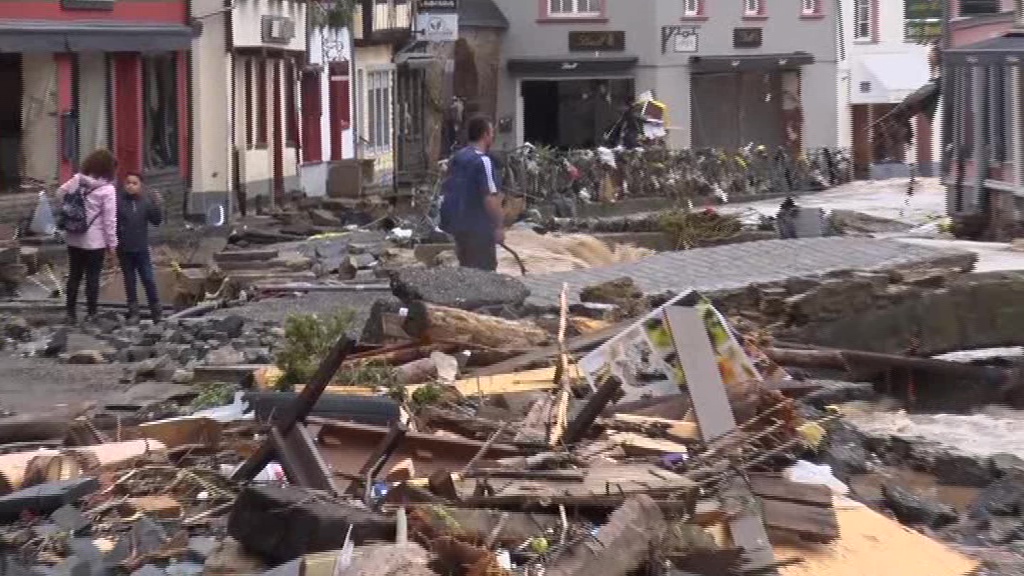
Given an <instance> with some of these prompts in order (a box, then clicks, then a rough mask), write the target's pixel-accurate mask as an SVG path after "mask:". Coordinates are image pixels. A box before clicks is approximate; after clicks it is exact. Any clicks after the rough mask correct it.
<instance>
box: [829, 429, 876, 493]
mask: <svg viewBox="0 0 1024 576" xmlns="http://www.w3.org/2000/svg"><path fill="white" fill-rule="evenodd" d="M868 459H869V454H868V451H867V450H866V449H865V448H864V437H863V436H861V434H860V433H859V432H857V431H856V430H855V429H854V428H853V427H852V426H850V425H849V424H846V423H845V422H838V423H836V424H835V425H834V426H832V427H831V428H830V430H829V437H828V447H827V448H825V451H824V453H823V454H822V458H821V463H822V464H828V465H829V466H831V467H832V474H833V475H835V477H836V478H838V479H839V480H840V481H841V482H845V483H849V481H850V476H852V475H855V474H865V473H867V472H868V470H869V467H868Z"/></svg>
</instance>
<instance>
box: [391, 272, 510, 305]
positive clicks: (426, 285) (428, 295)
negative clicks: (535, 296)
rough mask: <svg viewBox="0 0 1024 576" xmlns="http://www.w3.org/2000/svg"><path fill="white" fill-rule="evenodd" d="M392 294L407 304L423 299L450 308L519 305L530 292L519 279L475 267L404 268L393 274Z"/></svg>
mask: <svg viewBox="0 0 1024 576" xmlns="http://www.w3.org/2000/svg"><path fill="white" fill-rule="evenodd" d="M391 291H392V293H393V294H394V295H395V296H396V297H398V298H399V299H401V300H402V301H404V302H410V301H415V300H422V301H424V302H428V303H431V304H438V305H441V306H446V307H449V308H460V309H462V310H475V309H477V308H483V307H486V306H504V305H511V306H519V305H522V304H523V302H525V301H526V298H527V297H529V295H530V290H529V289H528V288H527V287H526V286H525V285H524V284H523V283H522V282H520V281H519V280H516V279H515V278H512V277H510V276H504V275H502V274H497V273H495V272H485V271H483V270H475V269H471V268H453V269H436V268H403V269H401V270H396V271H394V272H393V273H392V274H391Z"/></svg>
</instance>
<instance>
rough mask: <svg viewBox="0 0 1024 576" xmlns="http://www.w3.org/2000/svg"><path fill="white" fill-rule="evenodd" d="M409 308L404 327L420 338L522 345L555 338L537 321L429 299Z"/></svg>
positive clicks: (428, 340) (411, 335) (531, 345)
mask: <svg viewBox="0 0 1024 576" xmlns="http://www.w3.org/2000/svg"><path fill="white" fill-rule="evenodd" d="M408 310H409V314H408V316H406V318H405V321H404V323H403V328H404V330H405V333H406V334H408V335H409V336H410V337H412V338H414V339H417V340H423V341H427V342H461V343H466V344H476V345H479V346H486V347H488V348H522V349H529V348H533V347H536V346H542V345H544V344H547V343H548V342H549V341H550V340H551V337H550V336H549V335H548V333H547V332H545V331H544V330H543V329H542V328H541V327H540V326H537V325H536V324H534V323H533V322H526V321H515V320H506V319H504V318H498V317H496V316H486V315H484V314H477V313H475V312H468V311H466V310H459V309H458V308H448V307H446V306H438V305H436V304H428V303H426V302H413V303H411V304H409V306H408Z"/></svg>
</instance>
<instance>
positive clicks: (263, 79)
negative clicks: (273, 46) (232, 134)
mask: <svg viewBox="0 0 1024 576" xmlns="http://www.w3.org/2000/svg"><path fill="white" fill-rule="evenodd" d="M255 61H256V74H255V76H256V80H255V82H256V84H255V86H254V88H255V89H256V102H255V105H254V108H255V112H254V113H255V118H254V119H253V120H255V130H254V133H255V144H254V146H255V148H257V149H263V148H266V147H267V140H268V138H267V133H268V132H269V130H268V128H269V126H268V125H267V124H268V122H267V116H268V115H269V109H268V106H269V101H268V98H267V95H268V94H267V91H268V88H269V86H268V81H267V60H266V59H265V58H256V59H255Z"/></svg>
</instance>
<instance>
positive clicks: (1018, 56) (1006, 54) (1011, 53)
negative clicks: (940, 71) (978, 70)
mask: <svg viewBox="0 0 1024 576" xmlns="http://www.w3.org/2000/svg"><path fill="white" fill-rule="evenodd" d="M942 62H943V64H956V65H961V66H964V65H966V66H989V65H993V64H1003V65H1008V64H1021V63H1022V62H1024V32H1009V33H1007V34H1004V35H1003V36H1000V37H998V38H989V39H988V40H982V41H981V42H977V43H975V44H968V45H967V46H961V47H959V48H951V49H949V50H944V51H943V52H942Z"/></svg>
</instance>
